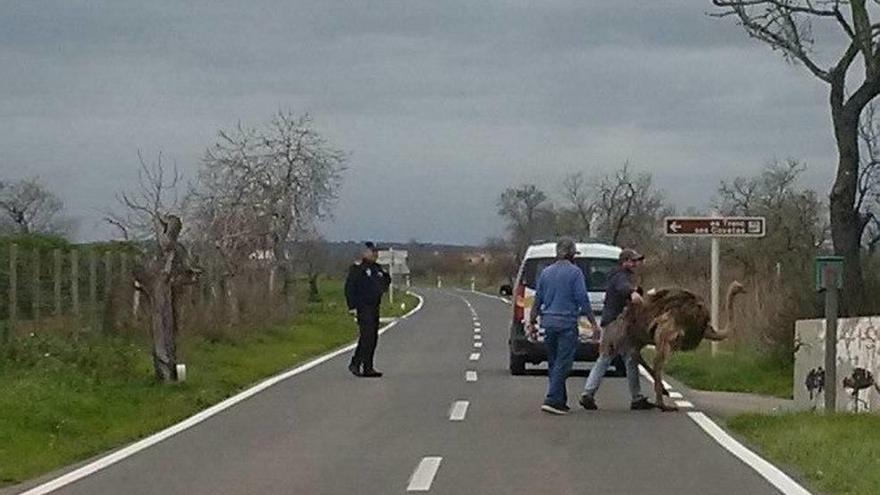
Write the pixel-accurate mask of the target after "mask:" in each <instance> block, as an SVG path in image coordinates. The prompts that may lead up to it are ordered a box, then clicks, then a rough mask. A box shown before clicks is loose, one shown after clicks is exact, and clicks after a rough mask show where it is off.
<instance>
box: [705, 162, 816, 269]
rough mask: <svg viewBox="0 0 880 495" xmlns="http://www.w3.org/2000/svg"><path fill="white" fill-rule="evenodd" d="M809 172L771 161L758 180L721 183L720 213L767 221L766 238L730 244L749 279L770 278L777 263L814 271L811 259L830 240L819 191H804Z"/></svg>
mask: <svg viewBox="0 0 880 495" xmlns="http://www.w3.org/2000/svg"><path fill="white" fill-rule="evenodd" d="M805 170H806V167H805V166H804V165H803V164H802V163H801V162H799V161H797V160H794V159H788V160H785V161H778V160H773V161H771V162H769V163H768V164H767V165H766V167H765V168H764V170H763V171H762V172H761V173H760V174H758V175H756V176H752V177H737V178H735V179H734V180H733V181H732V182H728V181H722V182H721V185H720V187H719V188H718V194H717V196H716V198H715V200H714V206H715V207H716V208H717V209H718V210H719V211H720V213H722V214H724V215H731V216H742V215H757V216H763V217H766V218H767V224H768V225H767V235H766V236H765V237H764V238H762V239H760V240H757V241H755V240H750V241H745V242H737V241H735V240H732V241H731V242H728V243H726V246H727V255H729V256H731V257H734V258H736V259H738V260H739V261H740V263H741V264H742V265H743V267H744V269H745V272H746V274H747V275H757V274H759V273H765V274H766V273H768V272H769V271H771V270H772V268H773V266H774V265H775V264H776V263H784V264H785V265H786V267H785V269H786V270H790V269H791V268H794V269H796V270H797V271H798V273H801V274H804V273H807V272H810V270H811V269H812V261H813V260H812V258H813V256H814V254H815V252H816V250H817V248H819V247H820V246H821V245H822V244H823V243H824V242H825V239H826V235H825V234H826V229H825V228H824V225H825V224H826V223H825V222H823V220H822V218H821V217H822V216H823V213H824V212H825V205H823V204H822V202H821V201H820V200H819V198H818V196H817V194H816V192H815V191H812V190H810V189H807V188H804V187H802V186H801V185H800V178H801V175H802V174H803V172H804V171H805ZM792 265H795V266H792Z"/></svg>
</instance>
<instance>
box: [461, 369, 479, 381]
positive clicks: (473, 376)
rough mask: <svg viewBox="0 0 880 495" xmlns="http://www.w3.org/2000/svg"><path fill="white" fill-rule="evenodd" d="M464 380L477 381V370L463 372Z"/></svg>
mask: <svg viewBox="0 0 880 495" xmlns="http://www.w3.org/2000/svg"><path fill="white" fill-rule="evenodd" d="M464 381H466V382H475V381H477V372H476V371H466V372H465V373H464Z"/></svg>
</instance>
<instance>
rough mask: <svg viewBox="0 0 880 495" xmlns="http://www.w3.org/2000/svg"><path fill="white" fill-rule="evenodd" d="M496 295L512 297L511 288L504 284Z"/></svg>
mask: <svg viewBox="0 0 880 495" xmlns="http://www.w3.org/2000/svg"><path fill="white" fill-rule="evenodd" d="M498 293H499V294H501V295H502V296H512V295H513V287H511V286H510V284H504V285H502V286H501V288H500V289H498Z"/></svg>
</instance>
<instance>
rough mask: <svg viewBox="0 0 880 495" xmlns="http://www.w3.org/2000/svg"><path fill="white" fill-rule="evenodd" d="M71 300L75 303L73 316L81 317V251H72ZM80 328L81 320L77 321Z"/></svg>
mask: <svg viewBox="0 0 880 495" xmlns="http://www.w3.org/2000/svg"><path fill="white" fill-rule="evenodd" d="M70 302H71V304H72V305H73V316H74V317H77V318H78V317H79V251H77V250H73V251H71V252H70ZM77 328H79V322H77Z"/></svg>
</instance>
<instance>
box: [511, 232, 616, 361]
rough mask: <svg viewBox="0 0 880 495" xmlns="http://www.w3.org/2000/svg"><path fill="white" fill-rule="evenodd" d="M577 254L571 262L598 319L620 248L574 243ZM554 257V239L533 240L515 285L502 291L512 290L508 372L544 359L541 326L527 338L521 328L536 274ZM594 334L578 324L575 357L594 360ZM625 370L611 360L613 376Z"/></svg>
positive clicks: (529, 303) (533, 297) (524, 320)
mask: <svg viewBox="0 0 880 495" xmlns="http://www.w3.org/2000/svg"><path fill="white" fill-rule="evenodd" d="M577 250H578V254H577V256H576V257H575V264H576V265H577V266H578V267H579V268H580V269H581V270H583V272H584V276H585V277H586V279H587V290H588V292H589V293H590V303H591V304H592V306H593V313H595V314H596V319H597V320H598V319H599V318H600V317H601V315H602V308H603V307H604V302H605V287H606V282H607V281H608V276H609V275H610V274H611V271H612V270H614V269H615V268H616V267H617V260H618V257H619V256H620V252H621V249H620V248H619V247H617V246H611V245H608V244H596V243H582V242H579V243H577ZM555 261H556V243H553V242H547V243H541V244H533V245H531V246H529V248H528V249H527V250H526V254H525V256H524V257H523V261H522V263H521V264H520V267H519V272H518V273H517V277H516V285H515V286H514V287H513V288H512V289H511V288H509V287H502V291H503V292H506V291H512V292H513V294H512V295H513V321H512V322H511V325H510V340H509V344H510V373H511V374H514V375H522V374H524V373H525V367H526V363H531V364H540V363H542V362H544V361H547V349H546V348H545V347H544V330H543V329H542V328H540V321H539V322H538V336H537V338H535V339H532V338H530V337H529V336H527V335H526V332H525V322H526V318H528V315H529V311H530V310H531V306H532V303H533V302H534V300H535V286H536V284H537V281H538V275H539V274H540V273H541V270H543V269H544V268H545V267H547V266H548V265H550V264H552V263H554V262H555ZM597 337H598V336H594V335H593V333H592V331H591V330H590V329H589V328H588V327H587V326H582V328H581V332H580V338H579V342H578V347H577V351H576V353H575V361H595V360H596V358H597V357H598V355H599V341H598V340H597ZM625 373H626V371H625V370H624V368H623V363H622V362H620V360H615V362H614V371H613V372H612V373H611V374H612V375H614V376H624V374H625Z"/></svg>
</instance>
